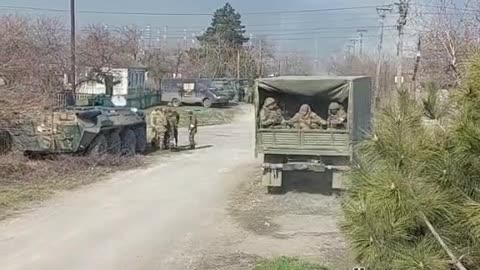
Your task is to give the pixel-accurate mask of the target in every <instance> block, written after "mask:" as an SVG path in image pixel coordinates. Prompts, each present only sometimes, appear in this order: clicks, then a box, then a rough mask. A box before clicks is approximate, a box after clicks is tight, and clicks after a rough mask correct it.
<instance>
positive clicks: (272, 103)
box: [260, 97, 284, 128]
mask: <svg viewBox="0 0 480 270" xmlns="http://www.w3.org/2000/svg"><path fill="white" fill-rule="evenodd" d="M283 122H284V118H283V116H282V110H280V108H279V107H278V104H277V101H276V100H275V99H274V98H271V97H269V98H266V99H265V102H264V103H263V107H262V109H261V110H260V125H261V127H262V128H279V127H281V125H282V123H283Z"/></svg>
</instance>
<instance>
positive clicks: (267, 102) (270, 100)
mask: <svg viewBox="0 0 480 270" xmlns="http://www.w3.org/2000/svg"><path fill="white" fill-rule="evenodd" d="M275 103H277V102H276V101H275V99H274V98H271V97H269V98H266V99H265V103H264V106H265V107H267V106H271V105H273V104H275Z"/></svg>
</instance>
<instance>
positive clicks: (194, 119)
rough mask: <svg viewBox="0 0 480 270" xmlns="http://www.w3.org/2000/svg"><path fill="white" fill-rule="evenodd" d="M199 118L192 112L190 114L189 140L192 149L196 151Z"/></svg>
mask: <svg viewBox="0 0 480 270" xmlns="http://www.w3.org/2000/svg"><path fill="white" fill-rule="evenodd" d="M197 125H198V121H197V117H196V116H195V115H194V114H193V112H192V111H189V112H188V140H189V142H190V149H195V134H197Z"/></svg>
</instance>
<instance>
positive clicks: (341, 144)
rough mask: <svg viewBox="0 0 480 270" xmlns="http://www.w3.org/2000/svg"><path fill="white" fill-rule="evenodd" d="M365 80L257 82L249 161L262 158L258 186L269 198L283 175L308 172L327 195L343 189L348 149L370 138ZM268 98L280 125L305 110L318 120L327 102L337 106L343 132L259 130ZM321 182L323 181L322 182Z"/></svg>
mask: <svg viewBox="0 0 480 270" xmlns="http://www.w3.org/2000/svg"><path fill="white" fill-rule="evenodd" d="M371 81H372V80H371V79H370V78H369V77H317V76H291V77H273V78H264V79H258V80H257V81H256V83H255V91H254V104H255V108H256V109H255V115H256V121H255V130H256V145H255V155H256V156H258V155H259V154H263V157H264V162H263V168H262V170H263V178H262V183H263V185H265V186H267V187H268V190H269V192H274V191H275V192H278V190H279V188H281V187H282V182H283V177H284V173H285V172H295V171H309V172H313V174H314V175H317V176H318V177H315V180H317V179H318V181H324V180H320V179H328V180H327V181H329V182H330V184H329V186H330V187H331V189H332V190H342V189H344V188H345V183H344V181H343V177H342V176H343V173H344V172H345V171H348V170H349V168H350V164H351V162H352V159H353V146H354V145H355V144H356V143H358V142H359V141H361V140H363V139H364V138H366V137H367V136H369V133H370V127H371V103H372V98H371V97H372V91H371V89H372V87H371V84H372V83H371ZM268 97H273V98H274V99H276V100H277V103H278V104H279V106H280V108H281V109H282V112H283V116H284V118H285V119H289V118H291V117H292V116H293V115H294V114H295V113H296V112H297V111H298V109H299V107H300V106H301V105H302V104H308V105H310V106H311V108H312V110H313V111H314V112H315V113H317V114H318V115H319V116H321V117H322V118H323V119H327V118H328V106H329V104H330V103H331V102H337V103H339V104H341V105H343V107H344V109H345V110H346V112H347V115H348V121H347V123H346V128H345V129H329V130H327V129H310V130H301V129H293V128H281V127H279V128H274V129H271V128H267V129H266V128H261V125H260V123H259V121H260V110H261V108H262V106H263V103H264V101H265V99H266V98H268ZM325 176H326V177H325Z"/></svg>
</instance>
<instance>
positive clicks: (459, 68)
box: [415, 0, 480, 87]
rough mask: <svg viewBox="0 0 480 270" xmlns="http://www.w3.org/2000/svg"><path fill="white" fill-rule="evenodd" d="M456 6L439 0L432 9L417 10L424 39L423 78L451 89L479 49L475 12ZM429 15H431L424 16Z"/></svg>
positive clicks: (451, 2)
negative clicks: (466, 62) (472, 55)
mask: <svg viewBox="0 0 480 270" xmlns="http://www.w3.org/2000/svg"><path fill="white" fill-rule="evenodd" d="M470 2H471V1H467V2H466V8H467V9H465V8H463V7H458V6H456V3H455V1H453V0H436V1H433V3H432V5H433V6H435V8H434V9H433V10H432V9H430V10H428V11H427V12H424V11H421V10H420V11H417V13H418V14H419V15H420V16H416V18H417V20H416V21H415V23H416V27H417V30H418V31H419V33H420V37H421V40H422V63H423V65H421V66H422V67H423V68H422V69H421V73H420V75H421V76H424V77H426V79H429V80H434V81H437V82H440V85H441V86H446V87H451V86H454V85H456V84H457V83H458V82H459V79H460V78H461V76H462V73H463V67H464V64H465V61H467V59H468V57H469V56H470V55H471V54H472V52H475V51H477V50H478V48H479V38H480V35H479V34H478V30H479V27H478V22H477V21H476V17H475V13H472V12H471V11H470V8H471V7H470V6H469V3H470ZM423 13H428V14H429V15H430V16H422V14H423Z"/></svg>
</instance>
